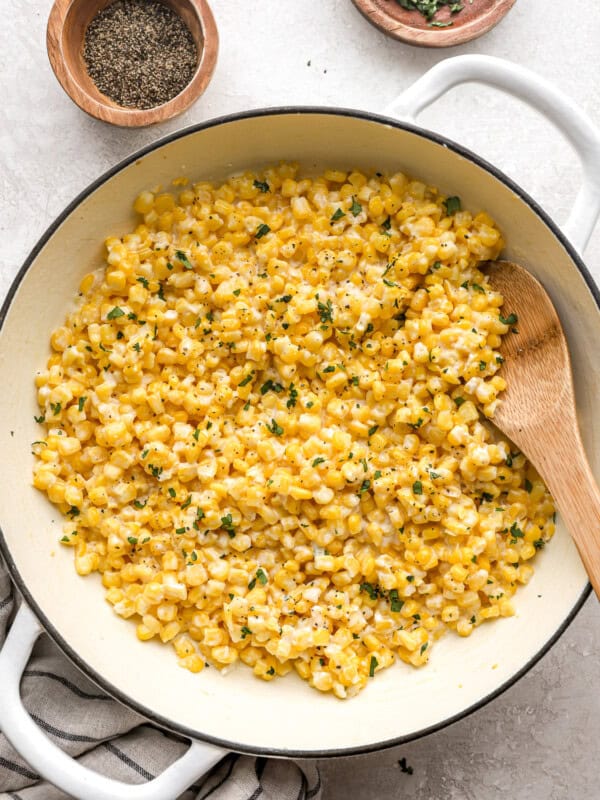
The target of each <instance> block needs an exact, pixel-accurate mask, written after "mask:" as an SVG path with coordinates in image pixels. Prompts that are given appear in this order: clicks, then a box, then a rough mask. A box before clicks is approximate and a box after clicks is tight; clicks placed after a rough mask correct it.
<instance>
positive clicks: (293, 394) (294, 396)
mask: <svg viewBox="0 0 600 800" xmlns="http://www.w3.org/2000/svg"><path fill="white" fill-rule="evenodd" d="M288 392H289V395H290V396H289V399H288V401H287V403H286V404H285V405H286V408H294V406H295V405H296V402H297V400H298V390H297V389H296V388H295V387H294V384H293V383H290V386H289V389H288Z"/></svg>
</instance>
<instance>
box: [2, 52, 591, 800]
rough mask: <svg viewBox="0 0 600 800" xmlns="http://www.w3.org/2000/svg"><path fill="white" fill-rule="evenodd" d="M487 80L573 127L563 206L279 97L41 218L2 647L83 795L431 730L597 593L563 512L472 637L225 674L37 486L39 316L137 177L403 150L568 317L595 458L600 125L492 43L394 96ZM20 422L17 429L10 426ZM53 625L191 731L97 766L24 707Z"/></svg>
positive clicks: (5, 459)
mask: <svg viewBox="0 0 600 800" xmlns="http://www.w3.org/2000/svg"><path fill="white" fill-rule="evenodd" d="M466 81H480V82H484V83H488V84H491V85H494V86H497V87H499V88H501V89H504V90H505V91H507V92H509V93H512V94H514V95H517V96H519V97H521V98H522V99H523V100H526V101H528V102H530V103H531V104H532V105H534V106H535V107H536V108H537V109H539V110H540V111H542V112H543V113H545V114H546V115H547V116H548V117H549V119H550V120H552V121H553V122H554V123H555V124H556V125H557V126H558V127H559V128H560V129H561V130H562V131H563V133H564V134H565V135H566V136H567V138H568V139H569V140H570V142H571V143H572V145H573V146H574V149H575V150H576V152H577V154H578V155H579V157H580V159H581V161H582V163H583V187H582V189H581V191H580V194H579V196H578V198H577V201H576V203H575V207H574V209H573V212H572V214H571V217H570V219H569V221H568V222H567V225H566V226H565V228H564V229H563V231H561V230H560V229H559V228H558V226H557V225H556V224H555V223H554V222H552V220H550V219H549V218H548V216H547V215H546V214H545V213H544V212H543V211H542V210H541V209H540V208H539V206H537V205H536V203H535V202H534V201H533V200H531V198H529V197H528V196H527V195H526V194H525V193H524V192H523V191H522V190H521V189H520V188H519V187H518V186H516V185H515V184H514V183H512V182H511V181H510V180H509V179H508V178H506V177H505V176H504V175H502V173H500V172H499V171H498V170H497V169H495V168H494V167H492V166H491V165H489V164H487V163H485V162H484V161H482V160H481V159H480V158H478V157H477V156H475V155H473V153H470V152H468V151H466V150H464V149H463V148H461V147H459V146H457V145H455V144H453V143H452V142H449V141H446V140H445V139H443V138H442V137H441V136H438V135H435V134H432V133H428V132H426V131H424V130H422V129H420V128H418V127H416V126H415V125H414V124H413V123H405V122H402V123H399V122H397V121H396V120H395V119H393V118H392V117H391V116H390V117H378V116H375V115H372V114H365V113H361V112H356V111H346V110H336V109H327V108H283V109H275V110H264V111H256V112H249V113H247V114H241V115H236V116H233V117H226V118H223V119H219V120H213V121H210V122H207V123H204V124H202V125H199V126H196V127H193V128H190V129H188V130H185V131H182V132H180V133H176V134H173V135H171V136H169V137H167V138H166V139H163V140H162V141H160V142H158V143H157V144H155V145H153V146H151V147H148V148H146V149H145V150H142V151H141V152H140V153H137V154H136V155H134V156H132V157H131V158H129V159H127V160H126V161H125V162H123V163H121V164H119V165H118V166H117V167H115V168H114V169H113V170H111V171H110V172H108V173H107V174H105V175H104V176H102V177H101V178H99V179H98V180H97V181H96V182H95V183H94V184H93V185H92V186H90V187H89V189H87V190H86V191H85V192H83V194H81V195H80V196H79V197H78V198H77V199H76V200H75V201H74V202H73V203H72V204H71V205H70V206H69V208H67V209H66V210H65V211H64V213H63V214H62V215H61V216H60V218H59V219H58V220H57V221H56V222H55V223H54V225H52V227H51V228H50V229H49V230H48V232H47V233H46V234H45V235H44V236H43V237H42V239H41V241H40V242H39V243H38V244H37V246H36V247H35V249H34V251H33V253H32V254H31V256H30V257H29V258H28V260H27V262H26V263H25V265H24V266H23V268H22V270H21V271H20V273H19V275H18V277H17V278H16V280H15V282H14V284H13V286H12V288H11V290H10V293H9V296H8V298H7V300H6V302H5V305H4V308H3V310H2V312H1V317H0V324H1V326H2V327H1V331H0V374H1V376H2V385H3V386H4V387H5V390H4V392H3V395H2V398H1V400H0V413H1V419H2V427H1V430H0V443H1V452H2V458H1V459H0V487H2V493H3V503H2V510H1V512H0V523H1V528H2V535H1V536H0V546H1V551H2V554H3V556H4V558H5V559H6V562H7V564H8V566H9V569H10V572H11V575H12V578H13V580H14V582H15V584H16V585H17V587H18V589H19V591H20V592H21V594H22V596H23V598H24V603H23V605H22V606H21V610H20V611H19V614H18V616H17V618H16V620H15V622H14V624H13V626H12V629H11V631H10V634H9V637H8V639H7V641H6V644H5V646H4V649H3V651H2V653H1V654H0V687H1V688H0V727H1V728H2V730H3V731H4V733H5V734H6V736H7V737H8V739H9V740H10V741H11V742H12V743H13V745H14V746H15V748H16V749H17V750H18V751H19V752H20V753H21V755H22V756H23V757H24V758H25V759H26V760H27V761H28V762H29V763H30V764H31V766H32V768H34V769H35V770H37V771H38V772H39V773H40V774H41V775H43V776H44V777H45V778H47V779H48V780H50V781H51V782H52V783H54V784H56V785H57V786H59V787H61V788H62V789H63V790H64V791H66V792H67V793H69V794H70V795H72V796H74V797H76V798H85V800H120V799H121V798H123V800H125V799H129V800H132V799H133V798H140V799H142V798H143V799H144V800H150V799H151V798H156V799H158V798H160V800H165V799H167V798H174V797H176V796H178V795H179V794H180V792H182V791H183V790H184V789H185V787H187V786H188V785H190V784H191V783H193V782H194V780H196V779H197V778H198V777H199V776H200V775H201V774H203V773H204V772H205V771H206V769H208V768H209V767H210V766H211V765H212V764H214V763H215V762H216V761H218V760H219V759H220V758H221V757H222V756H223V755H224V754H225V752H226V751H227V750H235V751H238V752H247V753H255V754H263V755H268V756H275V757H286V756H289V757H291V756H296V757H304V758H311V757H320V758H322V757H324V756H336V755H349V754H351V753H361V752H362V753H364V752H368V751H372V750H376V749H378V748H383V747H388V746H391V745H395V744H399V743H401V742H405V741H408V740H410V739H414V738H416V737H418V736H423V735H424V734H426V733H429V732H431V731H434V730H436V729H439V728H441V727H443V726H444V725H448V724H449V723H450V722H452V721H454V720H456V719H458V718H460V717H462V716H464V715H466V714H468V713H470V712H471V711H473V710H474V709H476V708H478V707H480V706H482V705H483V704H484V703H486V702H488V701H489V700H490V699H491V698H493V697H495V696H497V695H498V694H499V693H500V692H502V691H503V690H504V689H506V688H507V686H509V685H510V684H512V683H514V681H516V680H517V679H518V678H519V677H520V676H521V675H523V674H524V672H526V671H527V670H528V669H529V668H530V667H531V666H532V665H533V664H534V663H535V662H536V661H537V660H538V659H539V658H540V656H541V655H542V654H543V653H544V652H545V651H546V650H547V649H548V648H549V647H550V646H551V645H552V643H553V642H555V641H556V639H557V638H558V637H559V636H560V634H561V633H562V632H563V631H564V630H565V628H566V627H567V625H568V624H569V622H570V621H571V620H572V619H573V617H574V616H575V614H576V613H577V611H578V610H579V609H580V607H581V605H582V604H583V601H584V600H585V598H586V597H587V595H588V593H589V586H588V584H587V580H586V575H585V573H584V571H583V568H582V566H581V564H580V561H579V557H578V555H577V552H576V550H575V547H574V546H573V544H572V543H571V540H570V538H569V536H568V535H567V533H566V531H565V530H564V529H563V528H562V527H561V526H560V525H559V527H558V532H557V534H556V536H555V538H554V540H553V541H552V543H551V545H549V546H548V547H547V548H546V550H545V551H544V552H543V553H541V554H540V555H539V556H538V558H537V559H536V570H535V575H534V578H533V579H532V581H531V583H530V584H529V585H528V586H527V587H525V588H523V589H521V590H520V591H519V593H518V595H517V598H516V599H517V615H516V616H515V617H513V618H510V619H503V620H501V621H498V622H494V623H487V624H486V625H484V626H482V627H481V628H480V629H478V630H477V631H476V633H475V634H474V635H473V636H472V637H471V638H469V639H466V640H463V639H458V638H457V637H456V636H454V635H448V636H446V637H445V638H444V639H443V640H442V641H440V643H439V644H437V645H436V647H435V649H434V652H433V654H432V658H431V662H430V664H429V665H428V666H427V667H425V668H424V669H420V670H415V669H412V668H410V667H407V666H405V665H403V664H398V665H396V666H394V667H392V668H390V669H388V670H386V671H385V672H384V673H382V674H380V675H378V676H377V679H376V680H373V681H372V682H371V683H370V684H369V686H368V687H367V688H366V689H365V690H364V691H363V692H362V693H361V694H360V696H358V697H356V698H354V699H351V700H347V701H343V702H342V701H340V700H337V699H335V698H334V697H331V696H326V695H321V694H319V693H318V692H316V691H314V690H313V689H310V688H309V687H308V686H307V684H306V683H304V682H303V681H301V680H300V679H299V678H297V677H296V676H295V675H292V674H290V675H288V676H287V677H286V678H285V679H281V680H277V681H275V682H273V683H269V684H267V683H263V682H261V681H259V680H257V679H256V678H254V677H253V676H252V674H251V672H250V670H248V669H245V668H244V667H241V668H239V669H236V670H234V671H233V673H230V674H229V675H228V676H222V675H220V674H219V673H218V672H217V670H214V669H209V670H204V671H203V672H202V674H200V675H192V674H191V673H190V672H187V671H186V670H183V669H181V668H180V667H178V666H177V663H176V658H175V657H174V655H173V653H172V650H171V648H168V647H164V646H162V645H160V644H154V643H145V644H142V643H141V642H139V641H137V639H136V637H135V634H134V630H133V627H132V625H131V623H128V622H126V621H124V620H121V619H119V618H117V617H116V616H115V615H114V613H113V612H112V610H111V608H110V607H109V605H108V604H107V603H105V602H104V600H103V590H102V588H101V586H100V583H99V581H98V580H97V579H96V578H95V577H89V578H80V577H78V576H77V574H76V573H75V570H74V568H73V565H72V553H71V551H66V550H65V549H64V548H61V547H60V545H58V544H57V541H58V539H59V538H60V536H61V534H62V532H61V520H60V518H59V515H58V514H57V512H56V510H55V509H54V508H53V507H52V506H51V505H50V504H49V503H48V501H47V500H46V498H45V497H43V496H42V495H41V493H39V492H37V491H36V490H34V489H33V488H31V466H32V457H31V455H30V447H29V445H30V442H32V441H33V440H35V439H37V438H39V436H38V433H39V431H38V430H36V424H35V422H34V420H33V417H34V414H35V413H36V406H35V402H34V395H35V393H34V385H33V376H34V373H35V370H36V369H38V368H40V367H42V365H44V364H45V361H46V358H47V354H48V349H47V338H48V337H47V333H49V332H50V331H51V330H52V329H53V328H54V327H55V326H57V325H58V324H59V323H61V321H62V320H63V317H64V314H65V310H66V309H67V308H68V307H69V306H71V304H72V303H73V298H74V297H75V295H76V292H77V287H78V284H79V281H80V278H81V276H82V275H83V274H84V273H86V272H88V271H89V270H90V269H92V268H95V267H97V266H98V265H99V263H100V258H101V252H102V241H103V239H104V238H105V236H107V234H109V233H112V234H114V233H115V232H125V230H126V229H127V228H128V226H130V225H131V223H132V216H131V203H132V200H133V199H134V198H135V196H136V194H137V193H138V192H139V191H140V190H141V189H144V188H147V187H149V186H153V185H155V184H157V183H163V184H168V182H169V181H170V180H171V179H172V178H173V177H175V176H179V175H182V174H183V175H188V176H190V177H191V178H194V179H199V178H209V179H214V180H220V179H221V178H224V177H225V176H227V175H228V174H230V173H232V172H234V171H236V170H240V169H244V168H249V167H258V166H261V165H265V164H269V163H274V162H277V161H279V160H280V159H286V160H294V161H299V162H300V163H301V164H302V165H303V166H304V167H306V168H311V169H314V168H317V169H323V168H325V167H326V166H329V167H334V166H336V167H350V166H355V167H356V166H358V167H363V168H365V169H368V168H371V169H380V170H382V171H387V170H389V171H396V170H398V169H403V170H406V171H407V172H409V173H410V174H412V175H414V176H418V177H420V178H422V179H424V180H425V181H427V182H430V183H432V184H434V185H435V186H438V187H440V188H441V189H442V190H443V191H446V192H448V193H449V194H458V195H460V196H461V198H462V200H463V203H464V205H465V206H466V207H467V208H473V209H479V208H483V209H487V210H488V211H489V212H490V213H491V215H492V216H493V217H494V219H495V220H496V221H497V222H498V224H499V225H500V228H501V229H502V231H503V232H504V234H505V238H506V242H507V249H506V253H505V256H506V257H507V258H510V259H512V260H515V261H518V262H521V263H522V264H525V265H526V266H527V267H528V268H529V269H531V271H532V272H533V273H534V274H535V275H537V276H538V277H539V278H540V280H541V281H542V283H543V284H544V285H545V287H546V288H547V289H548V291H549V292H550V294H551V296H552V298H553V300H554V302H555V303H556V306H557V308H558V311H559V314H560V316H561V319H562V321H563V324H564V326H565V329H566V333H567V338H568V340H569V345H570V349H571V355H572V359H573V365H574V371H575V383H576V392H577V401H578V410H579V417H580V423H581V428H582V432H583V439H584V442H585V444H586V447H587V451H588V455H589V457H590V461H591V463H592V467H593V468H594V469H595V472H596V475H597V477H600V448H599V447H598V438H599V436H600V348H598V346H597V343H598V341H599V339H600V311H599V306H600V295H599V293H598V291H597V289H596V288H595V287H594V285H593V282H592V279H591V278H590V276H589V274H588V273H587V271H586V269H585V267H584V265H583V263H582V261H581V259H580V257H579V254H578V251H581V250H582V249H583V247H584V246H585V244H586V242H587V240H588V238H589V235H590V233H591V231H592V228H593V226H594V223H595V221H596V218H597V216H598V212H599V209H600V135H599V133H598V131H596V130H595V128H594V127H593V126H592V124H591V123H590V122H589V120H588V119H587V118H586V117H585V116H584V115H583V114H582V113H581V112H580V111H579V110H578V108H576V107H575V106H574V105H573V104H572V103H571V101H570V100H568V99H567V98H566V97H565V96H564V95H562V94H560V93H559V92H557V91H556V90H555V89H553V88H552V87H551V86H549V85H548V84H547V83H546V82H544V81H542V80H541V79H540V78H538V77H536V76H535V75H533V74H531V73H529V72H528V71H526V70H524V69H522V68H520V67H517V66H515V65H512V64H509V63H507V62H503V61H500V60H497V59H493V58H489V57H483V56H461V57H459V58H453V59H449V60H447V61H444V62H442V63H441V64H438V65H437V66H436V67H434V68H433V69H432V70H431V71H430V72H429V73H427V74H426V75H425V76H424V77H423V78H421V79H420V80H419V81H417V83H416V84H415V85H414V86H413V87H412V88H410V89H409V90H408V91H407V92H406V93H405V94H404V95H402V96H401V97H400V98H399V99H398V100H397V101H396V102H395V103H394V104H393V105H392V107H391V109H390V110H389V113H390V115H401V116H402V117H403V118H404V119H412V118H414V116H415V114H417V113H418V112H419V111H420V110H421V109H423V108H424V107H426V106H427V105H428V104H430V103H431V102H433V101H434V100H436V99H437V98H438V97H439V96H440V95H442V94H443V93H444V92H446V91H447V90H449V89H450V88H452V87H453V86H455V85H457V84H459V83H463V82H466ZM12 431H14V435H11V433H10V432H12ZM42 631H46V632H47V633H48V634H49V635H50V636H51V637H52V638H53V639H54V641H55V642H56V643H57V644H58V645H59V646H60V647H61V648H62V650H63V651H64V652H65V654H66V655H67V656H68V657H69V658H70V659H72V661H73V662H74V663H75V664H77V666H78V667H80V668H81V670H82V671H83V672H84V673H85V674H86V675H88V676H89V677H90V678H91V679H92V680H93V681H95V682H96V683H97V684H98V686H100V687H102V688H103V689H105V690H106V691H107V692H108V693H109V694H111V695H113V697H115V698H117V699H118V700H120V701H121V702H123V703H125V704H126V705H128V706H130V707H131V708H133V709H135V710H136V711H138V712H140V713H141V714H143V715H144V716H145V717H147V718H148V719H150V720H152V721H153V722H154V723H156V724H157V725H160V726H163V727H164V728H168V729H170V730H171V731H174V732H176V733H179V734H182V735H184V736H186V737H188V738H189V739H190V740H191V746H190V749H189V751H188V752H187V753H186V755H185V756H184V757H183V758H181V759H180V760H179V761H178V762H177V763H176V764H174V765H173V766H171V767H170V768H169V769H168V770H167V771H166V772H164V773H163V774H162V775H160V776H159V777H158V778H156V779H154V780H152V781H150V782H149V783H147V784H143V785H139V786H131V785H126V784H123V783H119V782H116V781H112V780H110V779H108V778H105V777H103V776H100V775H98V774H96V773H93V772H90V771H89V770H87V769H86V768H84V767H83V766H81V765H80V764H79V763H77V762H76V761H73V760H72V759H71V758H69V757H68V756H67V755H65V754H64V753H63V752H62V751H61V750H59V749H58V748H57V747H56V745H54V744H53V743H52V742H50V741H49V740H48V739H47V738H46V735H45V734H44V733H43V732H42V731H41V730H40V729H39V728H38V727H37V726H36V725H35V723H34V722H33V721H32V720H31V718H30V717H29V716H28V715H27V713H26V712H25V710H24V709H23V705H22V702H21V699H20V695H19V682H20V677H21V672H22V670H23V669H24V667H25V664H26V662H27V658H28V656H29V653H30V652H31V648H32V646H33V644H34V642H35V640H36V639H37V637H38V636H39V634H40V633H41V632H42Z"/></svg>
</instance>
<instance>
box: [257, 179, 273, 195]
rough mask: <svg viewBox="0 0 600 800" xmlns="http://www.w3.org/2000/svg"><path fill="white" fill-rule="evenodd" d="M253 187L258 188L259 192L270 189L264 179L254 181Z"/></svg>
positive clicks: (264, 192)
mask: <svg viewBox="0 0 600 800" xmlns="http://www.w3.org/2000/svg"><path fill="white" fill-rule="evenodd" d="M254 187H255V188H256V189H258V191H259V192H262V193H263V194H266V193H267V192H270V191H271V187H270V186H269V184H268V183H267V182H266V181H257V180H255V181H254Z"/></svg>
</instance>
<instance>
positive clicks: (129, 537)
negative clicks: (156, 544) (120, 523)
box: [127, 536, 138, 546]
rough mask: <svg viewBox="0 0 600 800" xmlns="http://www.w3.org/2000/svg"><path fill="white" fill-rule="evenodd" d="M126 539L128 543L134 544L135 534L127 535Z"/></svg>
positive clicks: (136, 541) (135, 541) (135, 540)
mask: <svg viewBox="0 0 600 800" xmlns="http://www.w3.org/2000/svg"><path fill="white" fill-rule="evenodd" d="M127 541H128V542H129V544H131V545H134V546H135V545H136V544H137V543H138V540H137V537H136V536H128V537H127Z"/></svg>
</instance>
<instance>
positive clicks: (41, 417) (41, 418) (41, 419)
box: [33, 414, 46, 425]
mask: <svg viewBox="0 0 600 800" xmlns="http://www.w3.org/2000/svg"><path fill="white" fill-rule="evenodd" d="M33 418H34V420H35V421H36V422H37V423H38V425H41V424H42V422H46V415H45V414H42V415H41V416H39V417H36V416H34V417H33Z"/></svg>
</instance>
